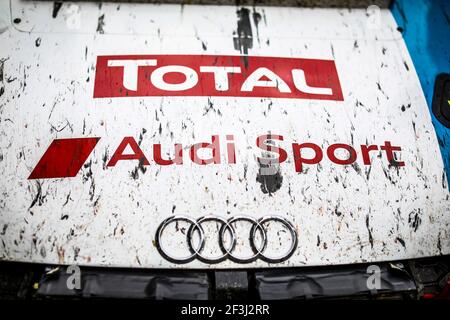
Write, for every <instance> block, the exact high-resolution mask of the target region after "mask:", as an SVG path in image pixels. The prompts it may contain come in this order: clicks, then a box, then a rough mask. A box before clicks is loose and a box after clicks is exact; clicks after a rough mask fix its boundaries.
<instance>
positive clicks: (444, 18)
mask: <svg viewBox="0 0 450 320" xmlns="http://www.w3.org/2000/svg"><path fill="white" fill-rule="evenodd" d="M391 11H392V14H393V16H394V18H395V20H396V22H397V25H398V27H399V31H401V32H402V34H403V39H404V40H405V43H406V46H407V47H408V51H409V54H410V55H411V58H412V61H413V63H414V67H415V69H416V71H417V75H418V76H419V80H420V84H421V85H422V89H423V92H424V94H425V98H426V101H427V104H428V109H429V110H430V113H431V118H432V122H433V125H434V128H435V131H436V135H437V139H438V141H439V147H440V149H441V154H442V158H443V161H444V168H445V171H446V175H447V186H448V187H449V190H450V183H449V181H450V129H449V128H446V127H445V126H444V125H443V124H442V123H440V122H439V121H438V120H437V119H436V117H435V116H434V115H433V113H432V111H431V110H432V109H431V108H432V101H433V90H434V80H435V79H436V76H437V75H438V74H440V73H450V0H394V1H393V4H392V7H391Z"/></svg>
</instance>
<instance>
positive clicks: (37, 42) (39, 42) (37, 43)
mask: <svg viewBox="0 0 450 320" xmlns="http://www.w3.org/2000/svg"><path fill="white" fill-rule="evenodd" d="M34 44H35V45H36V47H39V46H40V45H41V38H37V39H36V41H35V42H34Z"/></svg>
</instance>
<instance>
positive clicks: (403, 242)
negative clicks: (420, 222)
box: [395, 237, 406, 249]
mask: <svg viewBox="0 0 450 320" xmlns="http://www.w3.org/2000/svg"><path fill="white" fill-rule="evenodd" d="M395 241H398V242H400V244H401V245H402V246H403V248H405V249H406V244H405V240H403V239H402V238H400V237H397V238H396V239H395Z"/></svg>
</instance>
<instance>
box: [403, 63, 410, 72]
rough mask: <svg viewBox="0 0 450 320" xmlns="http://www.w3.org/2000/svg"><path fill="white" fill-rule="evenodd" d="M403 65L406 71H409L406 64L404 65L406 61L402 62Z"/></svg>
mask: <svg viewBox="0 0 450 320" xmlns="http://www.w3.org/2000/svg"><path fill="white" fill-rule="evenodd" d="M403 65H404V66H405V68H406V71H409V66H408V64H407V63H406V61H403Z"/></svg>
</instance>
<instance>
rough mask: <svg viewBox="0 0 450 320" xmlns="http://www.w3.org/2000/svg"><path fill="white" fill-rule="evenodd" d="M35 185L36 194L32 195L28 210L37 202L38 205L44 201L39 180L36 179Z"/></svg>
mask: <svg viewBox="0 0 450 320" xmlns="http://www.w3.org/2000/svg"><path fill="white" fill-rule="evenodd" d="M36 187H37V191H36V195H35V196H34V199H33V201H31V205H30V207H29V208H28V210H30V209H31V208H33V207H34V206H35V204H36V203H37V204H38V206H41V205H42V203H43V202H44V199H45V196H42V185H41V183H40V182H39V181H36Z"/></svg>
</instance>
